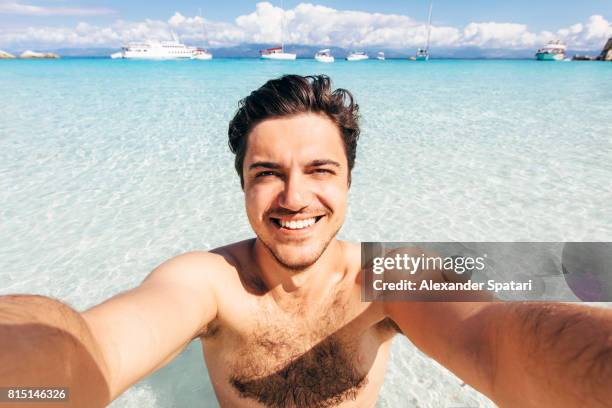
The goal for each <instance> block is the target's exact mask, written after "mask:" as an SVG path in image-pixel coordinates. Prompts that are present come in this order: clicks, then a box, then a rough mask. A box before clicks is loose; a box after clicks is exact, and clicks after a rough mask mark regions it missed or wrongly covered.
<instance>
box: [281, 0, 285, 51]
mask: <svg viewBox="0 0 612 408" xmlns="http://www.w3.org/2000/svg"><path fill="white" fill-rule="evenodd" d="M281 11H282V13H283V14H282V15H281V52H285V3H284V1H283V0H281Z"/></svg>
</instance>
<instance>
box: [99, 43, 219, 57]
mask: <svg viewBox="0 0 612 408" xmlns="http://www.w3.org/2000/svg"><path fill="white" fill-rule="evenodd" d="M111 58H113V59H115V58H127V59H200V60H202V59H203V60H206V59H212V54H211V53H210V52H208V51H206V50H205V49H203V48H198V47H191V46H188V45H185V44H181V43H180V42H178V41H177V40H174V41H143V42H132V43H129V44H128V45H126V46H124V47H122V48H121V51H119V52H116V53H114V54H111Z"/></svg>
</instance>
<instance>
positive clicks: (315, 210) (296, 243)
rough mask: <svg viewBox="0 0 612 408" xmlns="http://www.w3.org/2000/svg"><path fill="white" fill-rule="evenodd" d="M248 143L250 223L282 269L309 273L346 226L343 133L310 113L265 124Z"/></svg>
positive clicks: (246, 189)
mask: <svg viewBox="0 0 612 408" xmlns="http://www.w3.org/2000/svg"><path fill="white" fill-rule="evenodd" d="M248 138H249V139H248V148H247V152H246V155H245V158H244V164H243V174H244V192H245V201H246V211H247V216H248V218H249V222H250V223H251V226H252V227H253V230H254V231H255V234H257V236H258V238H259V239H260V240H261V241H262V242H263V244H264V245H265V246H266V247H267V248H268V249H269V250H270V252H271V253H272V255H273V256H274V257H275V258H276V260H277V261H278V262H279V263H280V264H281V265H283V266H285V267H287V268H289V269H293V270H301V269H304V268H306V267H308V266H310V265H312V264H313V263H315V262H316V261H317V259H319V257H320V256H321V255H322V254H323V252H324V251H325V248H327V245H328V244H329V243H330V242H331V240H332V239H333V238H334V236H335V235H336V233H337V232H338V230H339V229H340V227H341V226H342V223H343V222H344V215H345V212H346V202H347V195H348V163H347V159H346V154H345V151H344V144H343V142H342V138H341V135H340V130H339V129H338V127H337V126H336V125H335V124H334V123H333V122H332V121H331V120H330V119H329V118H327V117H326V116H324V115H320V114H315V113H305V114H300V115H295V116H288V117H283V118H274V119H267V120H264V121H262V122H261V123H259V124H258V125H257V126H255V127H254V128H253V130H252V131H251V133H250V134H249V136H248Z"/></svg>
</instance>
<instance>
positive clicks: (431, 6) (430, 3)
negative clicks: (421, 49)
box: [425, 0, 433, 52]
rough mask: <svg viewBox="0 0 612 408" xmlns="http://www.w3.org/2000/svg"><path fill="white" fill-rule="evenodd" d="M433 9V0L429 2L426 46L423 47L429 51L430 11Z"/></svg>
mask: <svg viewBox="0 0 612 408" xmlns="http://www.w3.org/2000/svg"><path fill="white" fill-rule="evenodd" d="M432 11H433V0H431V1H430V2H429V18H428V19H427V47H426V48H425V49H426V50H427V52H429V39H430V38H431V12H432Z"/></svg>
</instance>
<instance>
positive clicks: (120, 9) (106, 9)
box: [0, 0, 612, 48]
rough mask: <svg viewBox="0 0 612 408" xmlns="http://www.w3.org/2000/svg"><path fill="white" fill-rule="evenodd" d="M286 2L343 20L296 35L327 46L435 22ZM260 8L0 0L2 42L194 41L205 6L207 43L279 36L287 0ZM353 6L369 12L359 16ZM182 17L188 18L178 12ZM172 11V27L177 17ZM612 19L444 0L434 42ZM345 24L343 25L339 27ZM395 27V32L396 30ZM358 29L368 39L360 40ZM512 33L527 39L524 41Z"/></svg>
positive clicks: (583, 11)
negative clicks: (172, 37) (321, 31)
mask: <svg viewBox="0 0 612 408" xmlns="http://www.w3.org/2000/svg"><path fill="white" fill-rule="evenodd" d="M284 3H285V13H286V14H285V17H284V18H285V21H287V22H289V24H288V26H289V29H290V31H291V28H292V27H295V26H296V25H299V24H301V23H302V25H301V27H302V30H305V29H306V28H304V27H307V26H309V25H310V26H311V27H313V30H315V29H316V27H317V25H316V21H312V19H314V20H316V19H317V18H319V17H318V16H319V15H325V16H330V15H331V14H330V13H331V12H330V11H329V10H333V13H332V14H333V17H331V18H330V19H329V21H333V22H334V24H335V28H333V31H334V32H333V33H332V34H333V35H330V36H327V37H325V36H322V35H319V36H313V35H310V34H309V33H307V32H304V31H301V32H298V33H297V34H296V33H295V32H294V31H291V33H290V34H291V35H292V36H293V39H294V40H295V41H297V42H303V43H316V42H325V41H328V42H329V43H330V44H329V45H333V44H331V42H334V41H335V42H338V41H340V42H342V38H344V37H342V36H346V37H347V38H349V39H350V40H348V41H350V42H351V43H356V42H357V43H362V44H363V45H367V44H370V43H376V44H378V43H380V45H385V44H383V43H384V42H385V41H387V42H388V43H389V44H386V45H389V46H394V45H395V46H398V47H402V46H412V43H418V42H419V41H421V38H420V37H421V34H422V31H423V29H424V28H423V24H422V23H423V22H424V21H425V20H426V18H427V8H428V0H404V1H399V0H380V1H363V0H352V1H349V0H319V1H298V0H286V1H285V2H284ZM258 4H259V5H258ZM262 4H264V3H262V2H257V1H246V0H235V1H231V2H218V1H215V2H212V1H208V2H205V1H193V0H190V1H174V2H170V1H161V0H149V1H144V0H138V1H118V0H110V1H95V0H85V1H73V0H0V47H3V46H11V45H12V46H16V45H19V44H23V45H25V44H28V43H29V44H31V45H37V44H40V46H43V45H48V44H47V43H49V42H50V41H51V40H50V39H52V38H54V39H55V40H54V41H56V42H61V41H62V40H68V42H69V44H68V45H71V44H72V45H74V46H87V45H88V44H89V43H91V46H94V45H99V46H102V45H107V46H117V45H119V43H121V42H124V41H128V40H136V39H137V38H135V37H137V36H145V35H146V36H164V35H165V34H164V33H167V32H169V31H174V32H178V34H179V35H180V36H181V40H183V39H192V40H194V41H196V40H198V33H200V32H201V29H199V28H198V29H196V26H197V27H201V23H202V22H201V21H200V20H198V19H194V17H196V16H197V13H198V11H197V10H198V9H199V8H202V9H203V15H204V20H205V23H206V26H207V27H208V31H209V33H208V34H207V35H208V36H209V38H206V40H207V41H209V42H210V43H211V44H212V45H215V44H216V45H218V46H221V45H229V44H230V43H239V42H255V41H258V40H261V41H264V42H266V41H271V42H274V40H275V39H276V38H277V37H278V36H280V34H279V33H278V32H275V31H274V30H271V31H270V27H274V26H276V25H278V24H277V19H278V21H280V18H281V17H280V16H281V15H282V13H281V12H280V1H270V2H265V6H262ZM308 5H314V6H320V7H314V8H313V7H307V6H308ZM350 11H358V12H361V13H359V14H351V13H349V12H350ZM177 13H178V15H179V16H181V17H184V18H185V19H184V20H181V18H180V17H178V18H177V17H176V15H177ZM317 13H319V14H317ZM321 13H323V14H321ZM381 15H382V16H381ZM173 16H175V17H174V20H173V21H174V23H170V20H171V19H172V18H173ZM240 16H242V17H240ZM392 16H395V17H401V18H399V19H398V18H395V19H394V18H393V17H392ZM239 17H240V18H239ZM594 17H595V18H594ZM326 18H327V17H326ZM309 19H310V20H309ZM402 19H403V20H402ZM239 20H240V21H241V22H240V21H239ZM254 20H258V22H255V21H254ZM611 20H612V0H582V1H575V0H574V1H569V0H558V1H551V0H544V1H533V0H532V1H527V0H512V1H487V0H436V1H435V2H434V18H433V24H434V31H433V33H434V35H433V37H434V38H433V42H434V43H436V41H437V42H439V45H441V46H442V45H444V46H453V45H455V46H480V47H496V46H499V47H506V46H509V47H511V48H519V47H523V46H525V47H532V46H533V45H535V44H536V43H538V42H542V41H544V40H547V39H549V38H552V37H561V38H562V39H563V40H568V41H574V42H575V43H576V44H579V45H580V46H581V47H583V48H585V47H586V48H589V47H594V48H595V47H596V46H597V44H599V43H600V42H601V41H602V39H603V38H604V37H606V36H607V35H609V34H610V33H611V32H612V29H611V25H610V23H609V22H610V21H611ZM356 21H358V22H356ZM152 22H153V23H152ZM291 22H293V24H291ZM353 23H354V24H353ZM142 24H145V25H147V27H143V26H142ZM578 24H579V25H580V27H579V26H577V25H578ZM164 25H166V26H165V27H163V26H164ZM79 27H80V28H79ZM337 27H342V30H344V31H343V32H342V33H340V32H339V30H338V29H337ZM406 27H411V28H410V29H409V30H408V29H407V28H406ZM572 27H573V28H572ZM71 30H72V31H71ZM109 30H110V31H112V33H111V32H110V31H109ZM164 30H165V31H164ZM329 30H332V28H329ZM391 30H395V32H394V33H390V32H389V31H391ZM560 30H561V31H560ZM563 30H569V31H568V32H566V31H563ZM330 32H331V31H330ZM358 32H359V33H361V35H362V37H363V38H358V36H357V33H358ZM364 32H367V33H366V34H363V33H364ZM28 33H29V34H28ZM402 36H404V37H407V38H405V39H404V38H402ZM77 37H79V38H77ZM365 37H368V38H365ZM566 37H567V38H566ZM449 38H452V41H451V40H449ZM513 38H520V41H514V39H513ZM71 42H72V43H71ZM325 45H326V44H325ZM339 45H342V44H339Z"/></svg>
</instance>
